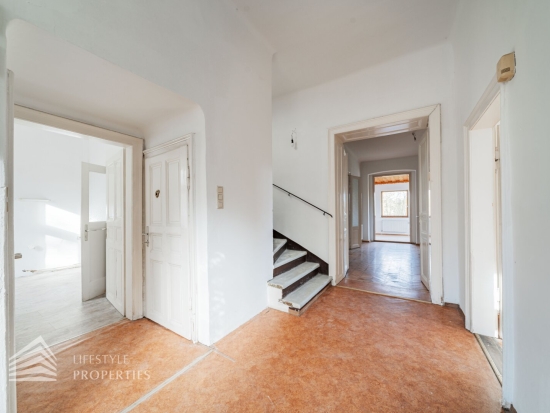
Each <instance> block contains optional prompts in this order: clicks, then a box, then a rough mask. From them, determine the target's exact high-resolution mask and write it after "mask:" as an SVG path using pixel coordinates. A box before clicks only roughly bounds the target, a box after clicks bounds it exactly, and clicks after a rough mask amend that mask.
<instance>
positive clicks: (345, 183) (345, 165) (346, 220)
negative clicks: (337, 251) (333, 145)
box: [342, 149, 349, 275]
mask: <svg viewBox="0 0 550 413" xmlns="http://www.w3.org/2000/svg"><path fill="white" fill-rule="evenodd" d="M348 185H349V184H348V154H347V152H346V150H345V149H344V150H343V156H342V189H343V192H344V193H343V194H342V213H343V217H344V222H343V230H344V233H343V234H342V237H343V240H344V275H346V274H347V273H348V269H349V235H348V232H349V216H348V210H349V208H348V200H349V193H348V192H349V191H348Z"/></svg>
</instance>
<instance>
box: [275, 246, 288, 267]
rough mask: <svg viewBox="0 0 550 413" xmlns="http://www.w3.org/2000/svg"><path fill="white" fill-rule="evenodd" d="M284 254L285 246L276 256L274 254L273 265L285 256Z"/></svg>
mask: <svg viewBox="0 0 550 413" xmlns="http://www.w3.org/2000/svg"><path fill="white" fill-rule="evenodd" d="M283 252H285V247H284V245H283V247H282V248H280V249H279V251H277V252H276V253H275V254H273V264H275V261H277V260H278V259H279V257H280V256H281V255H283Z"/></svg>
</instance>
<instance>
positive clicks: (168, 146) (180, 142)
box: [143, 133, 194, 158]
mask: <svg viewBox="0 0 550 413" xmlns="http://www.w3.org/2000/svg"><path fill="white" fill-rule="evenodd" d="M193 136H194V133H188V134H187V135H184V136H182V137H181V138H176V139H173V140H171V141H169V142H166V143H161V144H160V145H157V146H154V147H152V148H149V149H145V150H144V151H143V156H144V157H145V158H150V157H151V156H156V155H160V154H161V153H166V152H170V151H171V150H173V149H176V148H179V147H181V146H184V145H190V142H191V141H192V138H193Z"/></svg>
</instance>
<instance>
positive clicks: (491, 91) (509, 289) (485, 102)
mask: <svg viewBox="0 0 550 413" xmlns="http://www.w3.org/2000/svg"><path fill="white" fill-rule="evenodd" d="M505 92H506V84H501V83H498V82H497V80H496V77H493V78H492V79H491V82H490V83H489V85H488V86H487V88H486V89H485V91H484V92H483V94H482V95H481V97H480V99H479V101H478V102H477V104H476V106H475V107H474V109H473V110H472V113H471V114H470V116H469V117H468V119H467V120H466V122H464V126H463V136H464V139H463V142H464V224H465V234H464V273H465V274H464V275H465V277H464V278H465V279H464V282H465V289H464V296H465V297H464V298H465V303H464V307H465V308H464V309H463V310H464V315H465V318H466V329H468V330H471V321H472V309H471V293H472V291H471V277H470V275H471V274H470V273H471V268H470V221H471V220H470V199H469V192H470V186H469V182H470V176H469V170H470V156H469V154H470V144H469V141H470V135H469V132H470V130H471V129H472V128H473V127H474V126H475V125H476V123H477V122H478V121H479V119H480V118H481V117H482V116H483V114H484V113H485V111H486V110H487V109H488V108H489V106H490V105H491V103H492V102H493V101H494V99H495V98H496V97H497V96H498V95H499V94H500V105H501V106H500V107H501V114H503V113H506V105H507V99H506V97H507V96H506V93H505ZM507 126H508V124H507V120H506V117H501V128H500V170H501V194H500V196H501V214H502V218H501V221H502V233H501V238H502V300H503V305H502V307H503V308H502V335H503V340H502V341H503V342H505V343H506V344H505V345H504V346H503V374H502V376H503V377H502V404H503V406H510V402H511V401H512V400H513V395H514V369H515V363H514V339H513V337H514V330H515V328H514V323H513V317H512V311H511V310H512V309H513V290H514V285H513V281H514V279H513V278H514V275H513V270H514V253H513V251H514V248H513V228H512V205H511V188H510V185H509V182H511V175H512V171H511V168H510V165H509V159H510V157H511V151H510V145H509V141H508V134H507Z"/></svg>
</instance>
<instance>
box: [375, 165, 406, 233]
mask: <svg viewBox="0 0 550 413" xmlns="http://www.w3.org/2000/svg"><path fill="white" fill-rule="evenodd" d="M373 200H374V209H373V214H374V240H375V241H384V242H405V243H410V242H411V213H410V212H411V207H410V205H411V202H412V200H411V191H410V175H409V174H399V175H382V176H375V177H374V192H373Z"/></svg>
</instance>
